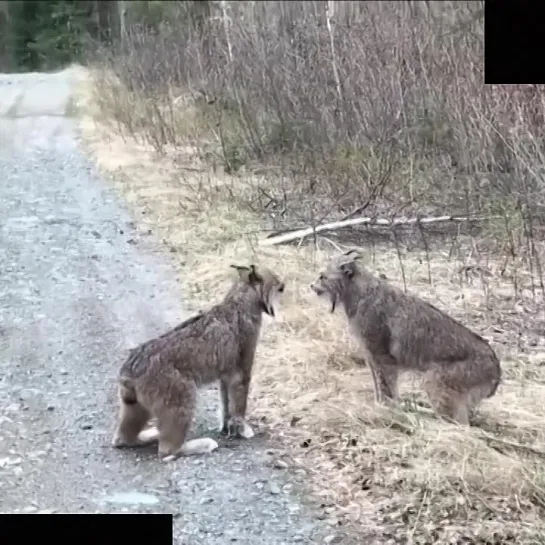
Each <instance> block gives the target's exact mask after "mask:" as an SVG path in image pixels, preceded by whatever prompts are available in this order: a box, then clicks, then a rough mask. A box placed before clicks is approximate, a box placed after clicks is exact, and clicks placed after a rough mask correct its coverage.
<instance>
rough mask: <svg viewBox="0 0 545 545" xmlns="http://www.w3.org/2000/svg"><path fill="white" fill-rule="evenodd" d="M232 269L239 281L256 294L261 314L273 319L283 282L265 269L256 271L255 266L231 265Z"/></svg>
mask: <svg viewBox="0 0 545 545" xmlns="http://www.w3.org/2000/svg"><path fill="white" fill-rule="evenodd" d="M233 267H234V268H235V269H237V271H238V273H239V276H240V278H241V280H242V281H243V282H246V283H247V284H249V285H250V286H251V287H252V288H253V289H254V290H255V291H256V292H257V294H258V296H259V303H260V306H261V308H262V310H263V312H265V314H268V315H269V316H271V317H273V318H274V317H275V315H276V313H277V310H278V308H279V306H280V300H281V298H282V294H283V293H284V289H285V285H284V282H282V280H280V278H279V277H278V276H277V275H276V274H275V273H273V272H272V271H271V270H269V269H266V268H263V269H260V270H258V269H257V268H256V266H255V265H250V266H249V267H245V266H244V267H240V266H235V265H233Z"/></svg>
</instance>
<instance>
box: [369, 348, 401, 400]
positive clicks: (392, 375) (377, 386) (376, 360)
mask: <svg viewBox="0 0 545 545" xmlns="http://www.w3.org/2000/svg"><path fill="white" fill-rule="evenodd" d="M366 361H367V364H368V365H369V368H370V370H371V375H372V377H373V386H374V390H375V402H376V403H385V402H387V403H390V402H392V401H394V400H395V399H397V396H398V386H397V383H398V374H399V370H398V367H397V365H396V362H395V360H394V359H393V358H392V357H391V356H388V355H381V356H375V357H373V356H371V355H370V354H368V355H366Z"/></svg>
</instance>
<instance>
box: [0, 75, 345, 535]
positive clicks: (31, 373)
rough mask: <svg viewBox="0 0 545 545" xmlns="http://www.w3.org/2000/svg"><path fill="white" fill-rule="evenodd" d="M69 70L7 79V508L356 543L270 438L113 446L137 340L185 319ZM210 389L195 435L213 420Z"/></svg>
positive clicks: (2, 441)
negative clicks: (171, 457)
mask: <svg viewBox="0 0 545 545" xmlns="http://www.w3.org/2000/svg"><path fill="white" fill-rule="evenodd" d="M74 77H75V76H74V73H73V72H72V71H70V70H67V71H64V72H60V73H57V74H47V75H46V74H25V75H1V76H0V173H1V179H2V185H1V186H0V225H1V230H0V270H1V274H0V366H1V370H0V490H1V492H0V511H2V512H10V513H13V512H30V513H39V512H46V513H47V512H50V511H51V512H59V513H66V512H91V513H93V512H101V513H107V512H120V511H124V512H145V513H151V512H162V513H165V512H166V513H173V514H174V516H175V522H174V535H175V542H176V543H180V544H184V545H197V544H199V545H203V544H206V545H216V544H217V545H220V544H221V545H224V544H226V543H238V544H248V545H250V544H252V545H255V544H257V543H259V544H262V545H266V544H267V545H269V544H270V545H273V544H274V545H280V544H283V545H289V544H292V543H340V542H342V543H346V542H347V541H345V540H344V539H341V536H340V535H339V533H338V531H337V530H338V529H334V528H331V527H330V526H328V525H327V524H326V522H325V521H323V520H320V517H317V516H316V513H315V512H311V511H310V508H308V507H305V506H304V504H305V501H304V494H302V493H301V492H300V488H299V486H298V483H297V476H296V475H295V476H294V475H291V476H289V475H288V473H287V472H286V471H285V470H281V469H280V470H279V469H274V468H273V467H271V466H270V464H268V463H267V460H268V459H269V458H270V453H268V452H267V449H269V448H270V445H268V444H267V443H266V442H265V441H264V440H263V439H261V440H260V439H259V438H255V441H252V442H232V443H226V444H225V443H224V444H223V446H222V448H220V449H219V450H218V451H216V452H215V453H213V454H212V455H211V456H209V457H200V458H186V459H180V460H177V461H175V462H171V463H166V464H165V463H163V464H161V463H159V461H158V460H157V458H156V453H155V451H154V450H149V451H148V450H145V451H142V450H140V451H139V450H136V451H134V450H133V451H128V450H115V449H113V448H111V447H110V445H109V443H110V439H111V434H112V431H113V426H114V423H115V417H116V400H115V389H114V380H115V376H116V373H117V369H118V367H119V365H120V363H121V360H122V359H123V358H124V357H125V355H126V353H127V349H128V348H130V347H132V346H134V345H135V344H136V343H138V342H141V341H143V340H145V339H147V338H149V337H150V336H153V335H155V334H157V333H160V332H163V331H165V329H167V328H168V327H170V326H172V325H174V324H175V323H176V322H177V321H179V320H181V319H182V318H184V316H185V315H184V310H183V301H182V300H181V297H180V289H179V285H178V284H177V283H176V280H175V278H174V275H173V272H172V271H171V270H169V264H168V263H167V261H166V258H165V259H163V258H162V257H161V255H160V254H159V253H158V252H157V251H155V250H154V248H153V242H152V238H153V237H145V238H144V237H139V235H138V234H137V233H136V231H135V229H134V228H133V227H132V224H131V218H130V217H129V215H128V213H127V211H126V210H125V209H124V208H123V206H122V204H121V203H119V202H117V201H116V197H115V195H114V194H113V193H112V191H111V190H110V189H109V188H108V185H107V184H106V183H105V182H104V181H103V180H101V179H100V177H99V175H98V173H97V172H96V171H95V169H94V167H93V165H92V164H91V163H90V162H89V161H88V160H87V159H86V158H85V156H84V155H83V154H82V152H81V151H80V149H78V138H77V132H76V129H75V123H74V120H73V119H72V118H71V117H70V116H71V113H73V112H72V100H71V89H73V78H74ZM203 397H204V401H203V402H202V403H201V405H202V407H201V408H200V411H199V415H198V417H197V423H196V425H197V429H198V431H199V433H203V430H204V431H206V432H208V431H209V430H210V429H211V428H213V427H214V426H215V425H216V407H217V404H216V403H217V402H216V394H215V392H214V391H210V392H207V393H206V394H205V395H204V396H203ZM298 490H299V492H298Z"/></svg>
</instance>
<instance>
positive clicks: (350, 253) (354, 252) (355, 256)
mask: <svg viewBox="0 0 545 545" xmlns="http://www.w3.org/2000/svg"><path fill="white" fill-rule="evenodd" d="M344 255H345V256H346V257H350V258H351V259H352V260H354V261H356V260H358V259H361V258H362V255H361V252H360V251H359V250H348V252H345V253H344Z"/></svg>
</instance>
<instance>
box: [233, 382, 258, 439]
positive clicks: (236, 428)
mask: <svg viewBox="0 0 545 545" xmlns="http://www.w3.org/2000/svg"><path fill="white" fill-rule="evenodd" d="M249 391H250V375H249V373H242V372H240V373H236V374H235V375H233V376H232V377H231V380H230V381H229V387H228V405H229V414H230V417H229V420H228V429H229V434H230V435H237V436H240V437H243V438H244V439H251V438H252V437H253V436H254V435H255V433H254V430H253V429H252V428H251V426H250V425H249V424H248V423H247V422H246V420H245V418H246V407H247V405H248V393H249Z"/></svg>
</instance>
